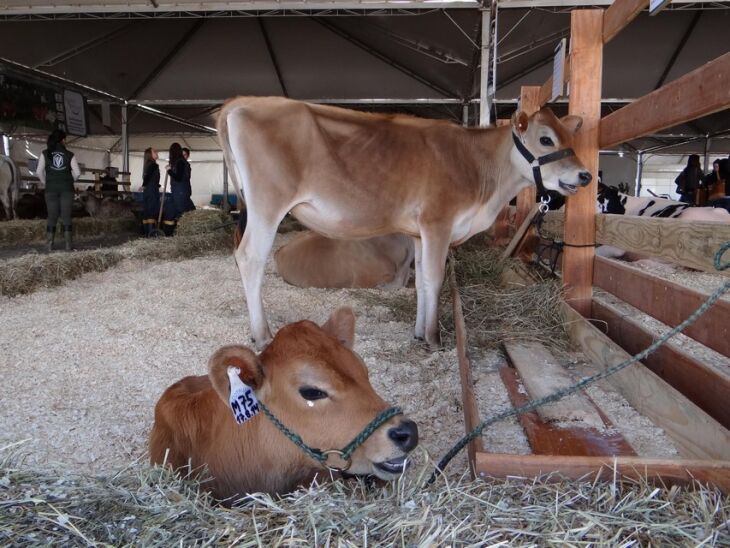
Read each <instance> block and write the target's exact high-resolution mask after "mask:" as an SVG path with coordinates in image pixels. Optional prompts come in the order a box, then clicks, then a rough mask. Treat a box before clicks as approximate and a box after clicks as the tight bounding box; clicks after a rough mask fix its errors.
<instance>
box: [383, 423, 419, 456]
mask: <svg viewBox="0 0 730 548" xmlns="http://www.w3.org/2000/svg"><path fill="white" fill-rule="evenodd" d="M388 437H389V438H390V439H391V440H393V442H394V443H395V444H396V445H397V446H398V447H399V448H401V449H403V451H410V450H411V449H413V448H414V447H415V446H416V445H418V426H416V423H415V422H413V421H410V420H405V421H403V422H401V423H400V424H399V425H398V426H394V427H393V428H391V429H390V430H388Z"/></svg>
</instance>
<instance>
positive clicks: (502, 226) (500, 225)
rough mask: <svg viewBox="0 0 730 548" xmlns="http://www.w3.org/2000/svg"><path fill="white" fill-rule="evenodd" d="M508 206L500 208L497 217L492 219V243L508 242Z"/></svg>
mask: <svg viewBox="0 0 730 548" xmlns="http://www.w3.org/2000/svg"><path fill="white" fill-rule="evenodd" d="M509 213H510V208H509V206H505V207H503V208H502V211H500V212H499V213H498V214H497V219H496V220H495V221H494V230H493V232H492V234H493V236H494V244H493V245H506V244H509V241H510V237H509Z"/></svg>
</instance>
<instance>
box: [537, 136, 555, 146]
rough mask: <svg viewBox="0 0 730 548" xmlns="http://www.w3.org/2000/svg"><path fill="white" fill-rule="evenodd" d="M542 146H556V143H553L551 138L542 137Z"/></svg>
mask: <svg viewBox="0 0 730 548" xmlns="http://www.w3.org/2000/svg"><path fill="white" fill-rule="evenodd" d="M540 144H541V145H542V146H545V147H551V146H555V143H553V140H552V139H551V138H550V137H540Z"/></svg>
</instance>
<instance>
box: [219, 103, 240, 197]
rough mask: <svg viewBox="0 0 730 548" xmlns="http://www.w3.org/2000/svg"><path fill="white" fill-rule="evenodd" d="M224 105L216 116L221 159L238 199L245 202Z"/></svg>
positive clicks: (226, 110)
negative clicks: (221, 152) (224, 163)
mask: <svg viewBox="0 0 730 548" xmlns="http://www.w3.org/2000/svg"><path fill="white" fill-rule="evenodd" d="M226 107H227V105H225V104H224V105H223V108H222V109H221V113H220V115H219V116H218V142H219V144H220V147H221V150H222V151H223V159H224V161H225V162H226V166H227V167H228V177H229V178H230V180H231V182H233V188H235V189H236V194H237V195H238V199H239V200H241V201H242V203H245V201H246V198H245V196H244V195H243V189H242V186H241V181H240V179H239V178H238V176H239V173H238V166H237V165H236V158H235V156H234V155H233V150H232V149H231V141H230V138H229V136H228V115H229V114H230V110H229V109H228V108H226ZM241 167H244V166H241Z"/></svg>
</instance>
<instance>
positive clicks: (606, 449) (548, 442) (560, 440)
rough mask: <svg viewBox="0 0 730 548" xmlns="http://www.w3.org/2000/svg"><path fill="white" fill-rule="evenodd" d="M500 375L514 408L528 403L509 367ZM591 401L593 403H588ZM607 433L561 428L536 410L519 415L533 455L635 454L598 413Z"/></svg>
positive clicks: (607, 420)
mask: <svg viewBox="0 0 730 548" xmlns="http://www.w3.org/2000/svg"><path fill="white" fill-rule="evenodd" d="M499 375H500V377H501V378H502V382H503V383H504V385H505V387H506V388H507V393H508V394H509V397H510V401H511V402H512V405H514V406H515V407H517V406H520V405H524V404H526V403H528V401H529V398H528V397H527V395H526V394H524V392H523V391H521V390H520V379H519V376H518V374H517V372H516V371H515V370H514V369H512V368H511V367H507V366H506V365H503V366H502V367H500V368H499ZM589 401H591V403H593V402H592V400H589ZM597 412H598V413H599V415H600V416H601V418H602V419H603V421H604V424H605V425H606V427H607V430H600V431H599V430H596V429H593V428H576V427H573V428H561V427H560V426H558V425H556V424H551V423H547V422H545V421H543V420H542V419H541V418H540V416H539V415H538V414H537V412H536V411H530V412H528V413H520V415H519V416H518V420H519V421H520V424H521V425H522V429H523V430H524V431H525V435H526V436H527V441H528V442H529V443H530V448H531V449H532V452H533V453H535V454H536V455H587V456H590V455H593V456H600V455H603V456H606V455H636V453H635V452H634V450H633V449H632V447H631V446H630V445H629V443H628V442H627V441H626V440H625V439H624V437H623V436H622V435H621V434H620V433H619V432H618V431H617V430H616V429H615V427H614V425H613V423H611V421H610V420H609V419H608V418H607V417H606V416H605V415H604V414H603V413H601V412H600V410H597Z"/></svg>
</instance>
